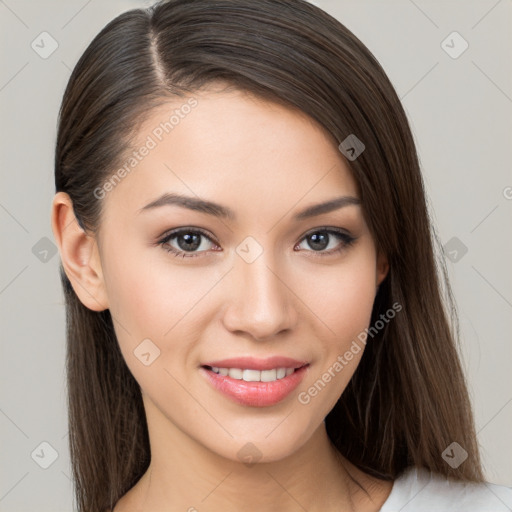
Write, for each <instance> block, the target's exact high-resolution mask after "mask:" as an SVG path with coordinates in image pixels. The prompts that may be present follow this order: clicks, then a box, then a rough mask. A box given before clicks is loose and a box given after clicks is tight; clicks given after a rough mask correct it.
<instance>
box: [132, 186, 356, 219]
mask: <svg viewBox="0 0 512 512" xmlns="http://www.w3.org/2000/svg"><path fill="white" fill-rule="evenodd" d="M360 204H361V200H360V199H359V198H357V197H354V196H341V197H336V198H334V199H330V200H329V201H326V202H324V203H319V204H315V205H312V206H308V207H307V208H305V209H304V210H302V211H300V212H298V213H296V214H295V215H294V216H293V219H294V220H304V219H308V218H310V217H316V216H318V215H322V214H324V213H329V212H332V211H334V210H339V209H340V208H343V207H345V206H349V205H360ZM162 206H181V207H182V208H187V209H189V210H193V211H197V212H201V213H206V214H207V215H213V216H214V217H219V218H223V219H227V220H235V219H236V215H235V212H234V211H233V210H231V209H230V208H228V207H227V206H222V205H220V204H217V203H214V202H212V201H206V200H204V199H200V198H197V197H191V196H184V195H181V194H175V193H164V194H162V195H161V196H160V197H158V198H156V199H155V200H153V201H151V202H150V203H148V204H147V205H146V206H143V207H142V208H140V209H139V210H138V213H142V212H144V211H148V210H153V209H155V208H160V207H162Z"/></svg>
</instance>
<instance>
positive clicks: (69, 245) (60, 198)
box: [51, 192, 108, 311]
mask: <svg viewBox="0 0 512 512" xmlns="http://www.w3.org/2000/svg"><path fill="white" fill-rule="evenodd" d="M51 218H52V230H53V236H54V237H55V241H56V242H57V246H58V248H59V252H60V257H61V261H62V266H63V267H64V271H65V272H66V275H67V277H68V279H69V280H70V282H71V285H72V286H73V289H74V290H75V293H76V294H77V296H78V298H79V299H80V302H82V304H83V305H84V306H86V307H87V308H89V309H91V310H93V311H103V310H105V309H107V308H108V299H107V294H106V289H105V283H104V279H103V272H102V268H101V260H100V255H99V252H98V246H97V243H96V239H95V237H94V236H93V235H90V234H87V233H86V232H85V231H84V230H83V229H82V228H81V227H80V225H79V223H78V222H77V219H76V217H75V213H74V211H73V205H72V201H71V198H70V197H69V195H68V194H66V193H65V192H57V194H55V197H54V199H53V203H52V212H51Z"/></svg>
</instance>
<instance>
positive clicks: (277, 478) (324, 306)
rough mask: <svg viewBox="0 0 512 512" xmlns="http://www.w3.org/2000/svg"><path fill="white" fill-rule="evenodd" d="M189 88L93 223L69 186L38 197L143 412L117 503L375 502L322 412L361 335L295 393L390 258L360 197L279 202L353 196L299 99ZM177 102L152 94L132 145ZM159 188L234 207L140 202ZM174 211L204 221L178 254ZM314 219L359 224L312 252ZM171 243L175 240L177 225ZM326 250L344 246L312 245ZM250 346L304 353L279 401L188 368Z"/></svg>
mask: <svg viewBox="0 0 512 512" xmlns="http://www.w3.org/2000/svg"><path fill="white" fill-rule="evenodd" d="M194 98H196V100H197V101H198V105H197V107H196V108H195V109H193V110H192V111H191V112H190V113H189V114H188V115H187V116H185V117H184V118H183V119H180V122H179V124H178V125H177V126H175V127H174V129H173V130H172V132H170V133H168V134H166V135H165V136H164V138H163V140H162V141H161V142H159V143H158V145H157V146H156V147H155V148H154V149H152V150H151V151H150V152H149V154H148V155H147V156H145V157H144V158H143V159H142V161H141V162H139V163H138V165H137V166H136V167H135V168H134V170H133V171H132V172H130V173H129V174H128V175H127V176H126V177H124V179H123V180H122V181H121V182H120V183H119V184H117V186H115V188H114V189H113V190H111V191H110V192H108V194H106V196H105V198H104V199H102V201H103V212H102V222H101V226H100V230H99V231H98V232H97V234H96V235H92V234H89V235H87V234H86V233H84V232H83V231H82V230H81V229H80V227H79V226H78V224H77V222H76V219H75V218H74V215H73V211H72V209H71V203H70V200H69V197H68V196H67V194H64V193H58V194H56V196H55V199H54V202H53V206H52V228H53V231H54V235H55V239H56V241H57V243H58V246H59V250H60V254H61V258H62V262H63V265H64V268H65V271H66V274H67V275H68V277H69V279H70V281H71V283H72V285H73V287H74V290H75V291H76V293H77V295H78V297H79V298H80V300H81V301H82V303H83V304H84V305H85V306H87V307H88V308H90V309H92V310H94V311H102V310H104V309H106V308H109V309H110V312H111V314H112V316H113V318H114V325H115V330H116V334H117V337H118V340H119V345H120V348H121V351H122V353H123V356H124V358H125V360H126V363H127V365H128V367H129V368H130V371H131V372H132V373H133V375H134V377H135V379H136V380H137V381H138V383H139V384H140V387H141V391H142V396H143V401H144V407H145V411H146V416H147V420H148V428H149V437H150V443H151V453H152V459H151V464H150V467H149V469H148V471H147V472H146V473H145V474H144V475H143V477H142V478H141V479H140V480H139V482H138V483H137V484H136V485H135V486H134V487H133V488H132V489H131V490H130V491H129V492H128V493H127V494H126V495H125V496H123V498H122V499H121V500H120V501H119V502H118V504H117V506H116V507H115V512H127V511H132V512H133V511H139V510H140V511H142V510H144V511H160V510H166V511H175V510H176V511H178V510H180V511H186V510H189V511H194V510H198V511H201V512H202V511H220V510H222V511H223V512H231V511H239V510H246V511H266V512H271V511H277V510H279V511H280V512H288V511H296V510H307V511H308V512H315V511H320V510H322V511H324V512H325V511H326V510H327V511H331V510H332V511H334V510H336V511H339V510H344V511H356V510H357V511H366V512H369V511H378V510H379V508H380V507H381V505H382V503H383V502H384V501H385V500H386V498H387V496H388V495H389V492H390V490H391V486H392V482H383V481H381V480H378V479H376V478H373V477H371V476H370V475H367V474H365V473H363V472H361V471H360V470H358V469H357V468H355V466H353V465H352V464H350V462H349V461H348V460H347V459H345V458H344V457H342V456H341V455H340V454H339V453H338V452H337V450H336V449H335V448H334V446H333V445H332V444H331V443H330V441H329V439H328V437H327V433H326V430H325V424H324V423H323V419H324V418H325V416H326V415H327V414H328V412H329V411H330V410H331V409H332V407H333V406H334V404H335V403H336V401H337V399H338V397H339V396H340V395H341V393H342V392H343V390H344V389H345V387H346V386H347V383H348V382H349V380H350V378H351V377H352V375H353V373H354V371H355V369H356V368H357V365H358V364H359V361H360V359H361V356H362V354H363V350H361V351H360V352H359V353H358V354H356V355H354V358H353V359H352V360H351V361H349V362H348V364H347V365H346V366H345V367H344V368H343V370H342V371H340V372H338V373H336V376H335V377H334V378H332V379H331V381H330V382H329V383H328V384H327V385H326V386H325V388H324V389H322V391H321V392H319V393H318V394H317V396H315V397H313V398H312V399H311V401H310V402H309V403H308V404H301V403H300V402H299V401H298V395H299V393H301V392H304V391H306V390H307V389H308V388H309V387H311V386H312V385H313V383H314V382H315V381H317V380H318V379H319V378H320V377H321V376H322V374H323V373H324V372H326V371H327V369H328V368H329V367H332V365H333V363H334V362H335V361H336V359H337V357H338V356H339V355H342V354H344V353H345V352H346V351H347V350H348V349H349V348H350V346H351V343H352V341H353V340H354V339H356V338H357V335H358V334H359V333H360V332H361V331H363V330H364V329H365V328H366V327H368V326H369V322H370V315H371V310H372V305H373V301H374V298H375V295H376V293H377V287H378V285H379V284H380V282H381V281H382V280H383V279H384V277H385V276H386V274H387V272H388V263H387V260H386V258H385V256H384V255H382V254H379V253H378V252H377V250H376V247H375V243H374V240H373V239H372V236H371V234H370V232H369V230H368V226H367V224H366V222H365V219H364V216H363V211H362V208H361V206H360V205H348V206H344V207H342V208H340V209H337V210H335V211H332V212H329V213H324V214H322V215H318V216H316V217H312V218H309V219H304V220H300V221H296V220H294V219H293V218H292V217H293V215H294V214H295V213H297V212H299V211H301V210H303V209H304V208H306V207H307V206H311V205H314V204H317V203H323V202H325V201H328V200H330V199H333V198H336V197H339V196H353V197H356V198H357V197H358V187H357V184H356V182H355V180H354V179H353V177H352V175H351V173H350V171H349V168H348V166H347V163H346V161H345V160H344V157H343V156H342V155H341V154H340V152H339V150H338V148H337V146H336V143H335V141H334V140H333V139H332V138H331V137H330V136H329V134H327V132H326V131H325V130H323V129H322V128H321V127H320V126H319V125H318V124H316V123H315V122H314V121H313V120H311V119H310V118H308V117H307V116H305V115H304V114H303V113H301V112H298V111H295V110H291V109H289V108H286V107H284V106H281V105H278V104H275V103H271V102H268V101H264V100H262V99H258V98H255V97H253V96H250V95H248V94H246V93H242V92H240V91H236V90H230V91H229V90H226V89H214V88H213V87H210V88H208V89H203V90H202V91H201V92H197V93H195V94H194ZM183 103H184V100H183V99H182V98H180V99H178V100H176V101H173V102H171V103H169V104H168V105H165V106H163V107H159V108H158V109H156V110H155V111H154V112H153V113H152V114H151V116H150V117H149V118H148V119H147V120H146V121H145V122H144V123H143V125H142V127H141V130H140V134H139V135H140V136H139V138H138V143H137V144H135V147H140V146H141V145H142V144H143V143H144V141H145V140H146V138H147V136H148V134H151V133H152V130H153V129H154V128H155V127H156V126H158V125H159V123H160V122H162V121H163V120H165V119H168V118H169V111H171V110H173V109H174V108H179V107H180V105H182V104H183ZM163 192H175V193H180V194H185V195H189V196H193V197H196V196H198V197H200V198H201V199H205V200H209V201H214V202H216V203H219V204H221V205H224V206H227V207H229V208H230V209H232V210H233V211H234V213H235V214H236V220H230V219H219V218H217V217H214V216H212V215H208V214H206V213H203V212H197V211H192V210H189V209H185V208H183V207H179V206H163V207H160V208H155V209H151V210H147V211H143V212H139V210H140V209H141V208H142V207H143V206H145V205H146V204H148V203H150V202H151V201H153V200H154V199H155V198H157V197H158V196H159V195H160V194H162V193H163ZM262 198H264V199H263V200H262ZM182 227H183V228H202V229H203V230H205V231H206V232H207V233H208V234H209V236H210V237H211V239H212V241H209V240H208V239H207V238H201V246H200V247H199V248H198V249H196V251H195V253H194V254H199V256H197V257H186V258H182V257H174V255H173V254H171V253H169V252H167V251H166V250H165V249H164V248H163V247H162V246H161V245H158V243H157V242H158V240H160V239H161V238H163V235H165V234H166V233H168V232H169V231H170V230H171V229H175V228H182ZM325 227H332V228H340V229H343V230H345V231H346V232H348V233H350V234H351V235H352V236H353V237H355V238H356V240H355V241H354V242H353V243H352V244H351V245H345V244H344V241H343V239H340V238H338V237H337V236H336V235H329V244H328V246H327V247H326V248H325V249H320V250H319V249H318V248H317V249H316V250H315V246H314V245H313V246H311V244H310V243H309V238H308V237H307V236H306V235H311V234H314V233H318V228H325ZM248 236H251V237H252V238H254V239H255V240H256V241H257V243H258V244H259V246H260V247H261V249H262V251H263V252H262V254H261V255H260V256H259V257H258V258H257V259H256V260H255V261H253V262H252V263H248V262H246V261H245V260H244V259H243V258H242V257H240V256H239V255H238V254H237V252H236V249H237V247H238V246H239V245H240V244H241V242H243V241H244V240H245V239H246V237H248ZM168 244H171V245H172V246H173V247H174V248H175V249H177V250H181V251H182V252H186V251H185V249H186V247H187V246H186V245H183V241H181V245H180V243H179V240H178V239H176V238H175V239H174V241H169V242H168ZM184 247H185V249H184ZM331 248H334V249H336V248H341V250H340V251H338V252H335V253H331V254H327V255H325V254H324V255H320V253H321V252H323V253H325V252H327V251H329V250H330V249H331ZM251 250H253V249H251ZM147 338H149V339H150V340H151V341H152V343H154V345H156V346H157V347H158V349H159V350H160V355H159V357H157V358H156V359H155V360H154V361H153V362H152V363H151V364H150V365H148V366H146V365H144V364H142V363H141V360H139V359H138V358H137V357H136V356H135V355H134V350H135V349H136V348H137V346H138V345H139V344H140V343H141V342H142V340H144V339H147ZM363 348H364V345H363ZM246 355H251V356H254V357H261V358H264V357H268V356H272V355H284V356H289V357H293V358H296V359H299V360H305V361H308V362H309V367H308V370H307V372H306V375H305V377H304V379H303V381H302V382H301V384H300V385H299V387H298V388H297V389H296V390H295V391H294V392H293V393H291V395H289V396H288V397H287V398H286V399H284V400H283V401H282V402H280V403H278V404H277V405H274V406H269V407H250V406H246V405H241V404H238V403H235V402H234V401H232V400H230V399H229V398H227V397H226V396H224V395H223V394H221V393H219V392H218V391H217V390H216V389H214V388H213V387H212V386H211V385H210V384H209V382H208V381H207V380H206V379H205V378H204V377H203V375H202V374H201V372H200V371H199V367H200V365H201V364H204V363H205V362H207V361H208V360H210V361H211V360H214V359H223V358H227V357H235V356H246ZM247 443H252V444H253V445H254V446H256V447H257V449H258V453H259V456H260V457H261V458H260V459H259V461H258V462H257V463H256V464H252V465H246V464H244V463H242V461H241V460H240V458H239V456H238V455H237V454H238V451H239V450H240V449H241V448H242V447H244V446H245V445H246V444H247ZM361 487H362V488H363V489H361Z"/></svg>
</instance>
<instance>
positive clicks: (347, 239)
mask: <svg viewBox="0 0 512 512" xmlns="http://www.w3.org/2000/svg"><path fill="white" fill-rule="evenodd" d="M317 233H327V234H329V235H335V236H337V237H338V238H340V239H341V242H342V243H341V244H340V247H338V248H336V249H330V250H329V251H313V250H310V251H307V252H312V253H314V254H315V256H314V257H316V256H318V257H324V256H331V255H333V254H337V253H340V252H341V251H343V250H344V249H347V248H348V247H350V246H351V245H352V244H353V243H354V242H355V241H356V239H357V238H356V237H354V236H352V235H349V234H348V233H346V232H345V231H343V230H341V229H336V228H327V227H325V228H324V227H321V228H316V229H315V230H314V231H310V232H309V233H306V234H305V235H304V236H303V237H302V238H301V240H300V242H299V244H300V243H301V242H302V241H304V240H305V239H307V238H308V237H309V236H311V235H314V234H317ZM181 234H199V235H202V236H204V237H205V238H207V239H208V240H209V241H210V242H212V243H213V244H215V245H217V244H216V242H215V241H214V240H212V238H211V237H210V236H209V235H208V233H206V232H205V231H203V230H202V229H200V228H194V229H191V228H180V229H176V230H174V231H171V232H170V233H168V234H166V235H165V236H164V237H163V238H161V239H160V240H159V241H158V242H157V245H159V246H161V247H162V249H164V250H165V251H166V252H168V253H171V254H173V255H174V256H175V257H180V256H181V257H183V258H195V257H197V256H201V255H202V254H203V253H205V252H207V251H198V252H185V251H179V250H177V249H175V248H174V247H172V246H171V245H169V241H170V240H172V239H173V238H176V237H177V236H179V235H181ZM299 244H297V245H299Z"/></svg>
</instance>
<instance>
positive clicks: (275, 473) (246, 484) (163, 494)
mask: <svg viewBox="0 0 512 512" xmlns="http://www.w3.org/2000/svg"><path fill="white" fill-rule="evenodd" d="M151 417H152V415H149V416H148V418H151ZM148 429H149V437H150V443H151V453H152V457H151V464H150V466H149V467H148V470H147V471H146V473H145V474H144V475H143V476H142V478H141V479H140V480H139V481H138V482H137V484H136V485H135V486H134V487H133V488H132V489H131V490H130V491H129V492H128V493H127V494H126V495H125V497H123V498H122V499H121V500H120V501H119V503H118V506H116V507H115V512H124V511H125V510H145V511H156V510H166V511H169V512H172V511H175V510H176V511H178V510H179V511H188V512H201V511H203V510H208V511H211V512H216V511H222V512H237V511H240V510H244V511H247V512H260V511H265V512H274V511H276V512H277V511H279V512H288V511H290V512H291V511H297V510H301V509H302V510H307V511H308V512H316V511H323V512H326V511H331V510H332V511H334V510H336V511H340V510H342V511H347V512H349V511H356V510H363V509H364V510H379V508H380V505H381V504H382V502H383V501H384V499H385V497H386V496H387V494H388V493H389V491H390V485H391V484H389V488H388V489H386V491H387V492H385V493H384V494H382V492H381V493H380V494H379V496H377V498H376V496H375V494H373V496H371V495H370V494H371V493H373V491H375V489H376V486H375V480H374V479H372V478H371V477H369V476H368V475H365V474H364V473H363V472H361V471H359V470H358V469H357V468H355V467H354V466H353V465H352V464H350V463H349V462H348V461H347V460H346V459H345V458H344V457H342V456H341V455H340V454H339V453H338V451H337V450H336V448H335V447H334V445H333V444H332V443H331V441H330V440H329V438H328V435H327V431H326V429H325V424H324V423H323V422H322V423H321V425H320V426H319V428H318V429H317V430H316V431H315V432H314V434H313V435H312V436H311V438H310V439H309V440H308V441H306V443H305V444H304V445H303V446H302V447H301V448H300V449H298V450H297V451H296V452H295V453H293V454H291V455H289V456H288V457H285V458H284V459H281V460H278V461H275V462H265V463H254V464H249V463H243V462H240V461H233V460H230V459H226V458H224V457H221V456H219V455H218V454H216V453H213V452H212V451H211V450H209V449H208V448H206V447H205V446H204V445H202V444H199V443H197V442H196V441H195V440H194V439H192V438H190V437H189V436H188V435H187V434H186V433H184V432H183V431H182V430H180V429H179V428H177V427H176V426H174V425H172V424H170V422H169V421H168V420H165V421H161V422H156V421H153V422H152V421H150V420H148ZM379 489H380V491H382V487H381V488H379ZM375 498H376V499H377V501H375ZM374 505H376V506H374Z"/></svg>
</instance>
